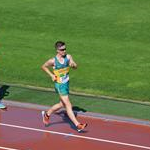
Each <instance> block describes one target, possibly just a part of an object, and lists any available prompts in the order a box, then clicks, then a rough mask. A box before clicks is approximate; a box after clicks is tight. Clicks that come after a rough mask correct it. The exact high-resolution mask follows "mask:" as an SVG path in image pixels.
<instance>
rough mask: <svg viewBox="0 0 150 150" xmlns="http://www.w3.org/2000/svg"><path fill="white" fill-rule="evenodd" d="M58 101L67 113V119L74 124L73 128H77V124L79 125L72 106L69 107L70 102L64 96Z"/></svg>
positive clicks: (67, 97)
mask: <svg viewBox="0 0 150 150" xmlns="http://www.w3.org/2000/svg"><path fill="white" fill-rule="evenodd" d="M60 99H61V101H62V103H63V104H64V106H65V108H66V111H67V114H68V116H69V118H70V119H71V121H72V122H73V123H74V124H75V126H78V124H80V123H79V122H78V120H77V119H76V117H75V115H74V113H73V110H72V105H71V103H70V100H69V96H68V95H64V96H62V95H60Z"/></svg>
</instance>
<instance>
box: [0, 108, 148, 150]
mask: <svg viewBox="0 0 150 150" xmlns="http://www.w3.org/2000/svg"><path fill="white" fill-rule="evenodd" d="M78 119H79V120H80V121H81V122H87V123H88V127H87V128H86V130H85V131H84V132H82V133H78V132H77V131H76V130H75V128H74V126H73V125H72V124H71V122H70V121H69V119H68V118H67V116H66V115H65V114H64V113H62V112H60V113H59V114H54V115H52V116H51V124H50V125H49V126H48V127H45V126H44V125H43V123H42V118H41V111H40V110H35V109H27V108H21V107H12V106H11V107H9V110H8V111H7V112H0V149H7V150H146V149H148V150H150V127H149V126H144V125H143V126H142V125H135V124H131V123H125V122H116V121H107V120H101V119H94V118H90V117H81V116H78Z"/></svg>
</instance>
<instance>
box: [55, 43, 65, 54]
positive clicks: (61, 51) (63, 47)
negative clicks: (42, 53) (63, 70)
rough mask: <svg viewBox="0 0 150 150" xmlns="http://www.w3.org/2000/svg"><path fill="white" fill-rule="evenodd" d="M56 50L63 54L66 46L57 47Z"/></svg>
mask: <svg viewBox="0 0 150 150" xmlns="http://www.w3.org/2000/svg"><path fill="white" fill-rule="evenodd" d="M57 52H58V53H59V54H60V55H61V56H65V55H66V46H65V45H63V46H61V47H59V48H58V50H57Z"/></svg>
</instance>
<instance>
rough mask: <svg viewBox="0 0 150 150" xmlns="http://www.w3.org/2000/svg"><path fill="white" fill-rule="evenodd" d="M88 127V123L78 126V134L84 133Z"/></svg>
mask: <svg viewBox="0 0 150 150" xmlns="http://www.w3.org/2000/svg"><path fill="white" fill-rule="evenodd" d="M86 126H87V123H84V124H82V123H80V124H78V125H77V131H78V132H81V131H83V130H84V129H85V127H86Z"/></svg>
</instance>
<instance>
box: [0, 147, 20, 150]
mask: <svg viewBox="0 0 150 150" xmlns="http://www.w3.org/2000/svg"><path fill="white" fill-rule="evenodd" d="M0 149H5V150H19V149H14V148H8V147H2V146H0Z"/></svg>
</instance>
